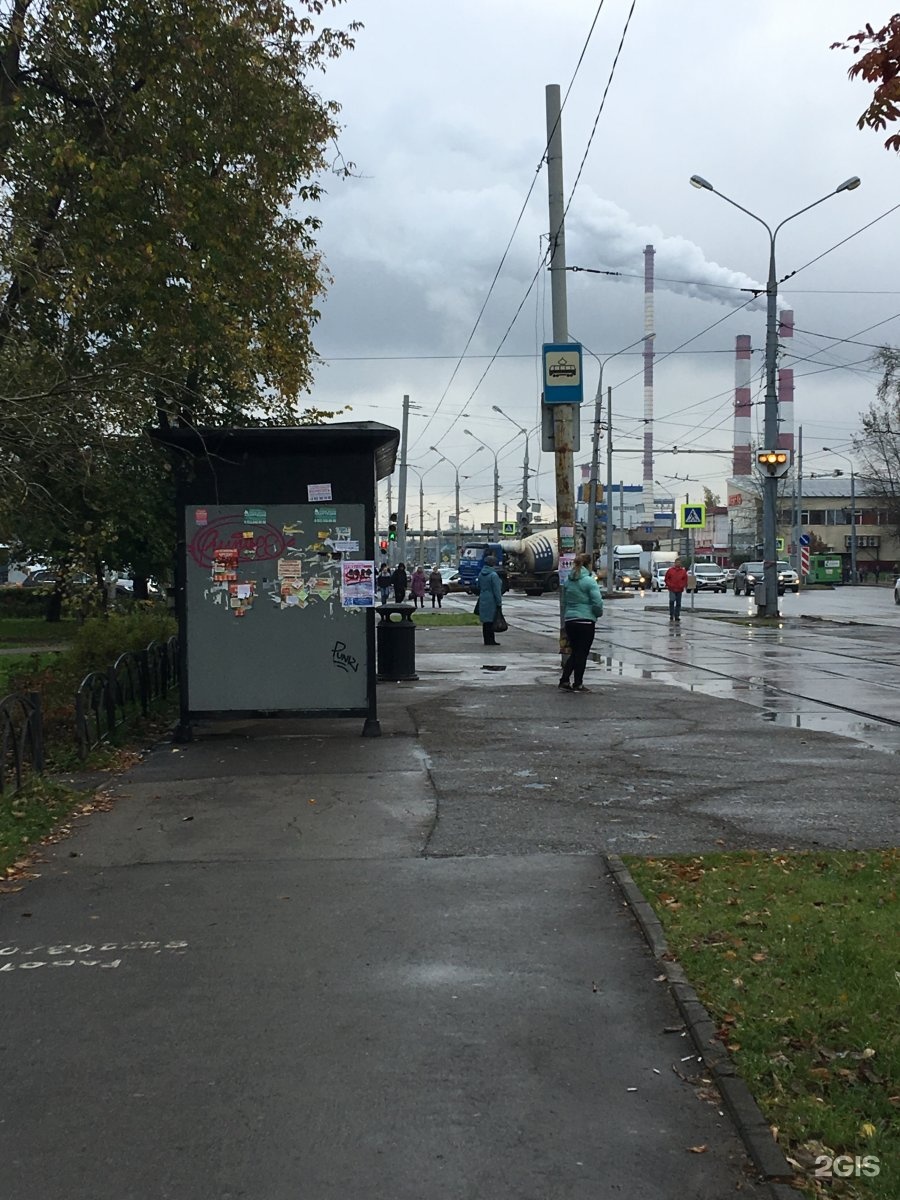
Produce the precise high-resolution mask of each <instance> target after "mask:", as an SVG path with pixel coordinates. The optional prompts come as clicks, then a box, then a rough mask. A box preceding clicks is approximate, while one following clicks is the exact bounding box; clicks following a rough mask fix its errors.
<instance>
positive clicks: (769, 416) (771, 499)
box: [763, 222, 778, 617]
mask: <svg viewBox="0 0 900 1200" xmlns="http://www.w3.org/2000/svg"><path fill="white" fill-rule="evenodd" d="M763 224H764V222H763ZM766 229H767V231H768V234H769V276H768V279H767V280H766V401H765V422H764V432H763V438H764V440H765V448H766V449H767V450H774V449H775V447H776V446H777V445H778V391H777V388H776V384H775V380H776V365H777V361H778V311H777V306H778V279H777V277H776V275H775V234H774V233H772V231H771V230H770V229H769V227H768V225H766ZM777 512H778V479H777V478H776V477H775V476H774V475H770V474H769V473H768V472H766V475H765V477H764V479H763V560H764V563H763V579H764V580H765V604H764V606H763V616H766V617H777V616H778V567H777V565H776V562H775V557H776V555H775V539H776V536H777Z"/></svg>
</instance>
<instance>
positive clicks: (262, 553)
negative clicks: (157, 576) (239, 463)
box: [188, 513, 294, 567]
mask: <svg viewBox="0 0 900 1200" xmlns="http://www.w3.org/2000/svg"><path fill="white" fill-rule="evenodd" d="M244 526H245V523H244V518H243V515H242V514H241V513H232V514H231V516H227V517H217V518H216V519H215V520H214V521H211V522H210V523H209V525H206V526H204V527H203V528H201V529H198V530H197V532H196V533H195V534H194V536H193V538H192V539H191V542H190V544H189V545H188V553H189V554H190V556H191V558H192V559H193V560H194V562H195V563H196V564H197V565H198V566H200V567H211V566H212V565H213V563H214V562H215V560H216V551H217V550H237V552H238V559H239V560H242V559H246V560H248V561H249V560H255V561H256V562H260V561H271V560H272V559H275V558H281V556H282V555H283V554H284V552H285V550H286V549H287V548H288V546H293V544H294V539H293V536H286V535H285V534H283V533H282V532H281V530H280V529H276V528H275V526H274V525H254V526H253V537H252V538H245V537H244Z"/></svg>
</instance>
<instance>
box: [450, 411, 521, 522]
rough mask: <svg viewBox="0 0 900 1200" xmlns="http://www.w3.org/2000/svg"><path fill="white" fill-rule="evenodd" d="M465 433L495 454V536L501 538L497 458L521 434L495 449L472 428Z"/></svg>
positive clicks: (465, 430) (464, 431)
mask: <svg viewBox="0 0 900 1200" xmlns="http://www.w3.org/2000/svg"><path fill="white" fill-rule="evenodd" d="M463 433H467V434H468V435H469V437H470V438H475V441H476V442H477V443H478V444H479V446H484V448H485V450H488V451H490V453H491V454H493V456H494V537H495V538H498V539H499V537H500V467H499V464H498V461H497V458H498V455H499V454H500V452H501V451H502V450H505V449H506V447H507V446H508V445H509V444H510V442H514V441H515V440H516V438H517V437H518V436H519V435H518V434H516V435H515V436H514V437H511V438H510V439H509V442H504V443H503V445H502V446H501V447H500V448H499V449H497V450H494V449H492V448H491V447H490V446H489V445H488V444H487V442H483V441H482V440H481V438H480V437H475V434H474V433H473V432H472V430H471V429H464V430H463Z"/></svg>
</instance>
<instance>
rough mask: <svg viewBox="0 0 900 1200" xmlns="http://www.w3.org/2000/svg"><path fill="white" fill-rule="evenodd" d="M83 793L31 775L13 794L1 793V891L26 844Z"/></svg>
mask: <svg viewBox="0 0 900 1200" xmlns="http://www.w3.org/2000/svg"><path fill="white" fill-rule="evenodd" d="M85 799H86V796H85V794H84V793H83V792H76V791H73V790H72V789H71V788H66V787H63V786H62V785H61V784H57V783H54V782H53V781H51V780H49V779H34V780H32V781H31V782H30V783H28V784H26V785H25V786H24V787H23V788H22V789H21V790H20V791H18V792H16V794H15V795H12V796H10V795H5V796H0V891H7V890H9V888H10V887H11V886H12V885H10V884H6V885H3V884H2V880H3V879H4V877H5V876H6V875H7V874H8V873H12V872H11V869H12V868H13V866H14V864H15V863H16V862H19V861H20V860H21V859H23V858H24V857H26V856H27V854H28V850H29V847H30V846H32V845H33V844H34V843H35V842H39V841H40V840H41V838H43V837H46V836H47V834H49V833H51V832H52V831H53V830H54V829H55V828H56V827H57V826H58V825H59V824H60V823H61V822H62V821H64V820H65V818H66V817H67V816H69V814H70V813H71V812H72V811H73V810H74V809H75V808H76V807H77V806H78V805H79V804H81V803H84V801H85Z"/></svg>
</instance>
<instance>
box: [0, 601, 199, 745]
mask: <svg viewBox="0 0 900 1200" xmlns="http://www.w3.org/2000/svg"><path fill="white" fill-rule="evenodd" d="M176 632H177V626H176V623H175V620H174V618H173V617H172V616H170V614H169V613H168V612H167V611H166V610H165V609H161V608H160V607H159V605H156V604H152V603H150V604H147V605H146V606H138V605H137V604H136V605H135V606H134V607H133V608H132V609H131V611H130V612H128V613H111V614H109V615H108V616H105V617H89V618H88V619H87V620H86V621H85V622H84V624H83V625H82V626H81V627H80V628H79V630H78V632H77V633H76V635H75V637H74V638H73V640H72V644H71V646H70V648H69V649H67V650H64V651H63V652H62V653H61V654H59V655H58V656H57V658H56V660H55V661H54V662H53V664H52V665H51V666H49V667H43V668H39V667H37V665H35V666H34V667H30V668H28V669H26V670H23V671H21V672H20V673H19V674H17V675H10V680H9V687H10V690H11V691H16V692H39V693H40V697H41V706H42V709H43V717H44V739H45V742H46V745H47V748H48V752H49V753H52V748H53V744H54V742H56V743H57V744H60V745H64V744H68V743H71V741H72V736H73V732H74V728H75V693H76V691H77V690H78V687H79V685H80V684H81V681H82V680H83V679H84V677H85V676H86V675H88V674H90V672H91V671H103V670H105V669H106V668H107V667H110V666H112V664H113V663H114V662H115V661H116V659H117V658H118V657H119V655H120V654H123V653H124V652H125V651H126V650H144V649H146V647H147V646H148V645H149V644H150V642H152V641H160V642H164V641H166V640H167V639H168V638H170V637H171V636H172V635H173V634H174V633H176Z"/></svg>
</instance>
